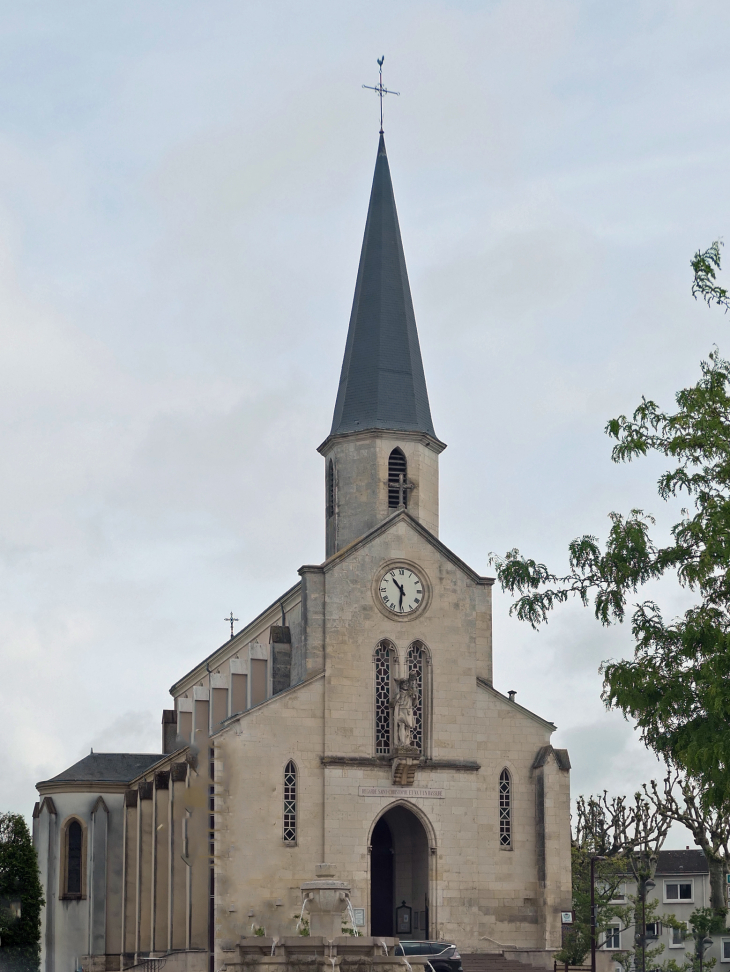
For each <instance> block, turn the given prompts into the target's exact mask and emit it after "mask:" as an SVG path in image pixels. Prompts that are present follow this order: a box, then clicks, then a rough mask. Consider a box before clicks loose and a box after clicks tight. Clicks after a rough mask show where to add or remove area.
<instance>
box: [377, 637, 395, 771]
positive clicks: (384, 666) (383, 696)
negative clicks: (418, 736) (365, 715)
mask: <svg viewBox="0 0 730 972" xmlns="http://www.w3.org/2000/svg"><path fill="white" fill-rule="evenodd" d="M390 720H391V706H390V647H389V646H388V644H387V643H386V644H382V645H378V647H377V648H376V650H375V752H376V754H377V755H388V754H389V753H390Z"/></svg>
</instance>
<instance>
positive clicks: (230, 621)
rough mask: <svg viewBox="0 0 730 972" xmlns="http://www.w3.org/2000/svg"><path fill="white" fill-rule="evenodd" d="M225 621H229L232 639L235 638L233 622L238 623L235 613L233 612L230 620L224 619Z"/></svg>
mask: <svg viewBox="0 0 730 972" xmlns="http://www.w3.org/2000/svg"><path fill="white" fill-rule="evenodd" d="M223 620H224V621H228V623H229V624H230V626H231V638H233V622H234V621H238V618H234V617H233V611H231V616H230V618H223Z"/></svg>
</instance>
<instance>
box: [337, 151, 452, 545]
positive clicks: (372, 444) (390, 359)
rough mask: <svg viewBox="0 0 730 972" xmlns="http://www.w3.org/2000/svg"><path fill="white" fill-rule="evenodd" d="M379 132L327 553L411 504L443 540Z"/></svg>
mask: <svg viewBox="0 0 730 972" xmlns="http://www.w3.org/2000/svg"><path fill="white" fill-rule="evenodd" d="M445 448H446V445H445V444H444V443H443V442H441V441H440V440H439V439H438V438H437V437H436V433H435V432H434V428H433V421H432V419H431V409H430V407H429V404H428V392H427V390H426V378H425V375H424V373H423V361H422V360H421V349H420V346H419V343H418V331H417V329H416V318H415V314H414V312H413V302H412V300H411V290H410V286H409V284H408V272H407V270H406V261H405V256H404V253H403V242H402V240H401V235H400V228H399V226H398V213H397V212H396V208H395V197H394V195H393V184H392V182H391V178H390V167H389V166H388V156H387V154H386V151H385V139H384V138H383V135H382V133H381V135H380V143H379V145H378V156H377V159H376V162H375V175H374V177H373V187H372V191H371V193H370V205H369V207H368V217H367V222H366V224H365V236H364V239H363V244H362V251H361V254H360V266H359V269H358V273H357V283H356V285H355V298H354V300H353V303H352V313H351V315H350V326H349V330H348V333H347V344H346V345H345V357H344V360H343V362H342V373H341V375H340V385H339V389H338V391H337V401H336V403H335V414H334V418H333V420H332V429H331V431H330V434H329V436H328V437H327V439H326V440H325V441H324V442H323V443H322V445H321V446H320V447H319V450H318V451H319V452H320V453H321V455H322V456H324V459H325V517H326V537H327V541H326V543H327V546H326V552H327V557H330V556H332V554H334V553H336V552H337V551H338V550H341V549H342V548H343V547H346V546H347V545H348V544H349V543H352V541H353V540H357V538H358V537H361V536H362V535H363V534H364V533H367V531H368V530H371V529H372V528H373V527H374V526H376V525H377V524H378V523H379V522H381V521H382V520H384V519H385V518H386V517H387V516H389V515H390V514H392V513H394V512H395V511H396V510H397V509H399V508H401V507H405V508H406V509H407V510H408V512H409V513H410V514H411V515H412V516H413V517H415V519H417V520H418V521H419V522H420V523H422V524H423V526H425V527H426V528H427V529H428V530H430V531H431V533H433V534H435V535H438V515H439V514H438V457H439V455H440V453H441V452H443V450H444V449H445Z"/></svg>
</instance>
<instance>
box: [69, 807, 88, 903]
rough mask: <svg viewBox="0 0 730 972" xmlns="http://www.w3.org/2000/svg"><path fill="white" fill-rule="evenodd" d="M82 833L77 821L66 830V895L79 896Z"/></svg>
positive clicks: (82, 844) (72, 822) (73, 821)
mask: <svg viewBox="0 0 730 972" xmlns="http://www.w3.org/2000/svg"><path fill="white" fill-rule="evenodd" d="M83 846H84V832H83V830H82V829H81V824H80V823H79V822H78V820H72V821H71V823H70V824H69V825H68V828H67V829H66V894H69V895H78V896H79V897H80V896H81V851H82V849H83Z"/></svg>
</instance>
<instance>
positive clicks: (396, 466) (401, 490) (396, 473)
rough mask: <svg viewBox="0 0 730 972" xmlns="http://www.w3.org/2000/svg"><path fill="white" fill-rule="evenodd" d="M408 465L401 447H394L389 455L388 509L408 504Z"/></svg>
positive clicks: (395, 508)
mask: <svg viewBox="0 0 730 972" xmlns="http://www.w3.org/2000/svg"><path fill="white" fill-rule="evenodd" d="M407 483H408V466H407V463H406V457H405V455H404V454H403V452H402V451H401V450H400V449H393V451H392V452H391V454H390V456H389V457H388V509H390V510H397V509H398V507H399V506H400V505H401V503H402V505H403V506H405V507H407V506H408V489H407V488H406V486H407Z"/></svg>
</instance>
